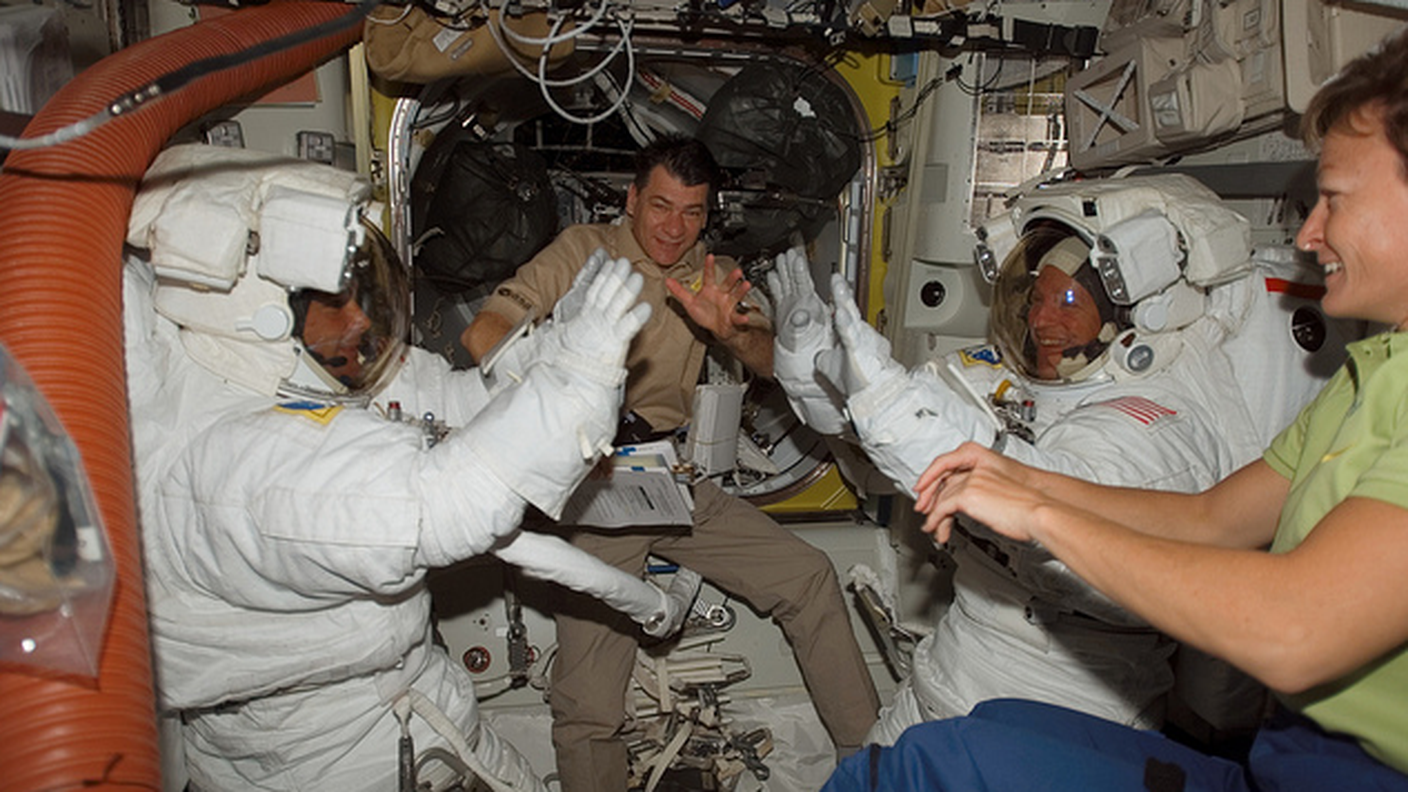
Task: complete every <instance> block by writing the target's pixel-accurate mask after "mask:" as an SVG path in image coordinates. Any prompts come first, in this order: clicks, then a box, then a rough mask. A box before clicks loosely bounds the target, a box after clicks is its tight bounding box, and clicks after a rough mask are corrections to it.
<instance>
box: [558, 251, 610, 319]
mask: <svg viewBox="0 0 1408 792" xmlns="http://www.w3.org/2000/svg"><path fill="white" fill-rule="evenodd" d="M610 260H611V256H609V255H607V253H606V251H605V250H604V249H602V248H597V249H596V250H593V251H592V252H591V255H589V256H587V260H586V261H584V262H582V268H581V269H580V270H578V271H577V276H576V277H575V278H573V279H572V288H570V289H568V290H567V293H566V294H564V295H562V297H561V298H560V299H558V301H557V305H554V306H553V307H552V318H553V321H555V322H566V321H568V320H569V319H572V318H573V317H575V316H576V315H577V314H579V313H581V311H582V306H583V305H586V303H587V289H588V288H590V287H591V285H592V283H593V282H594V281H595V280H596V276H597V274H598V273H600V272H601V268H602V267H604V266H605V265H606V262H608V261H610Z"/></svg>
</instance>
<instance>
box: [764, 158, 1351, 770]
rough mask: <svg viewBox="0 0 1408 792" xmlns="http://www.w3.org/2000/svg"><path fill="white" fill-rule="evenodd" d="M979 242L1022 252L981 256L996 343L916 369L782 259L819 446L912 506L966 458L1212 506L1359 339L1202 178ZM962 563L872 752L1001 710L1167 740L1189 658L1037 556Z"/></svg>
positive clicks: (840, 288) (1091, 205) (795, 371)
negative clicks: (991, 456) (940, 459)
mask: <svg viewBox="0 0 1408 792" xmlns="http://www.w3.org/2000/svg"><path fill="white" fill-rule="evenodd" d="M1003 230H1005V233H1004V232H1003ZM980 237H982V238H984V239H985V243H986V244H999V245H1000V244H1001V243H1003V242H1004V241H1005V243H1006V244H1007V246H1009V249H1010V253H1009V252H1007V251H1002V250H998V251H996V252H994V251H992V250H991V249H990V248H988V247H986V246H985V247H982V248H980V255H979V263H980V265H984V269H985V275H988V276H989V278H990V280H993V281H995V283H994V286H995V290H994V301H993V313H992V319H991V324H992V331H993V336H994V337H995V339H996V341H997V343H996V345H991V346H983V347H978V348H971V349H966V350H962V351H960V352H958V353H955V354H952V355H949V356H947V357H945V358H943V359H940V360H935V361H931V362H929V363H927V364H925V365H923V366H921V367H919V368H917V369H916V370H914V371H912V372H907V371H905V370H904V369H903V368H902V367H901V366H900V365H898V364H897V363H896V362H895V361H893V360H892V359H891V358H890V355H889V345H888V343H887V342H886V341H885V340H884V338H883V337H881V336H880V335H879V334H878V333H876V332H875V331H874V330H873V329H871V328H870V327H869V326H868V325H867V324H865V322H864V320H863V319H862V318H861V316H860V314H859V312H858V311H857V309H856V307H855V304H854V300H853V299H852V298H851V296H850V291H849V290H848V288H847V286H846V284H845V283H844V281H843V280H841V279H840V278H839V277H837V278H834V279H833V294H834V295H835V304H836V306H835V317H834V331H835V335H834V336H833V335H832V334H831V331H832V330H833V326H832V325H831V324H830V323H828V322H827V321H826V310H825V306H824V305H823V304H822V303H821V302H820V300H819V298H817V297H816V295H815V292H814V290H813V289H812V285H811V280H810V273H809V271H808V265H807V263H806V261H805V259H804V258H802V257H801V256H800V255H798V254H796V253H789V254H786V255H785V256H783V257H780V259H779V261H778V267H777V268H776V269H775V270H774V272H775V273H776V274H775V275H772V276H770V277H771V278H772V282H771V286H772V289H773V293H774V294H775V295H780V298H779V306H778V314H779V316H781V317H783V321H781V322H779V331H778V342H777V356H776V357H777V362H776V368H777V372H778V379H779V381H780V382H782V384H783V386H784V388H785V389H786V390H787V392H788V394H789V399H790V400H791V402H792V404H793V406H794V409H795V410H796V411H797V412H798V414H799V416H800V417H801V418H802V419H803V420H804V421H805V422H807V423H808V424H810V425H812V426H814V427H816V428H818V429H820V430H821V431H826V432H838V431H841V430H843V429H845V428H847V426H849V427H851V428H853V429H854V433H855V436H856V438H857V439H858V440H859V442H860V444H861V446H862V448H863V449H864V451H865V452H866V454H867V456H868V457H869V458H870V460H871V461H872V462H873V463H874V464H875V465H876V467H878V468H879V469H880V471H881V472H882V473H883V474H884V475H885V476H886V477H888V478H889V479H890V480H891V481H893V482H894V483H895V484H897V485H899V486H900V487H902V488H904V491H910V490H911V488H912V487H913V485H914V484H915V482H916V480H917V478H918V476H919V474H920V472H922V471H923V470H924V468H925V467H926V466H927V465H928V464H929V462H930V461H932V459H933V458H934V457H935V456H936V455H938V454H939V453H942V452H945V451H948V450H951V449H952V448H954V447H956V446H957V445H959V444H960V443H962V442H963V441H966V440H973V441H976V442H979V443H983V444H987V445H991V446H993V447H995V448H998V449H1000V450H1001V451H1002V453H1004V454H1006V455H1008V456H1011V457H1013V458H1015V459H1018V460H1021V461H1022V462H1025V463H1027V464H1030V465H1033V466H1037V467H1041V468H1045V469H1048V470H1056V471H1060V472H1062V473H1066V474H1069V475H1073V476H1078V477H1081V478H1085V479H1088V480H1092V481H1097V482H1101V483H1105V484H1119V485H1126V486H1135V487H1146V488H1156V489H1171V490H1180V491H1190V492H1191V491H1198V490H1201V489H1204V488H1206V487H1208V486H1210V485H1212V484H1213V483H1215V482H1216V481H1218V480H1219V479H1221V478H1222V477H1224V476H1226V475H1228V474H1230V473H1231V472H1233V471H1234V470H1236V469H1237V468H1239V467H1240V466H1242V465H1244V464H1245V463H1247V462H1249V461H1251V460H1253V459H1255V458H1257V456H1259V455H1260V453H1261V451H1262V450H1263V449H1264V447H1265V444H1266V443H1267V442H1269V440H1270V438H1271V437H1272V436H1273V434H1274V433H1275V432H1276V431H1279V430H1280V429H1281V428H1282V427H1283V426H1284V425H1285V424H1287V423H1289V422H1290V420H1291V419H1292V418H1293V417H1294V415H1295V413H1296V411H1297V410H1298V409H1299V408H1300V406H1301V405H1302V404H1303V403H1304V402H1305V401H1306V400H1307V399H1308V398H1309V397H1310V396H1311V395H1313V394H1314V392H1315V391H1316V390H1317V389H1318V383H1319V382H1320V380H1321V379H1322V378H1323V377H1326V376H1328V375H1329V373H1331V372H1332V371H1333V369H1334V366H1335V365H1336V364H1337V363H1338V362H1339V361H1338V359H1325V360H1320V359H1318V358H1319V357H1320V356H1325V357H1327V358H1333V357H1334V354H1335V351H1336V350H1338V349H1339V348H1340V347H1339V346H1338V345H1336V344H1333V343H1324V341H1325V334H1326V333H1327V332H1340V331H1341V329H1340V328H1334V327H1332V326H1329V325H1327V323H1326V322H1325V320H1324V317H1323V316H1322V315H1320V314H1319V312H1318V309H1316V308H1315V307H1314V303H1313V301H1311V300H1310V299H1307V298H1305V297H1304V296H1303V295H1301V296H1297V295H1296V294H1295V293H1287V290H1286V289H1285V288H1283V287H1282V285H1283V284H1285V283H1287V282H1289V281H1292V280H1294V279H1295V276H1294V275H1293V273H1295V272H1296V265H1295V263H1294V261H1293V260H1292V259H1291V257H1289V256H1286V257H1284V258H1277V257H1276V256H1275V255H1270V256H1265V255H1264V256H1259V257H1251V256H1249V254H1250V252H1251V251H1250V245H1249V232H1248V226H1247V223H1246V221H1245V220H1244V219H1243V218H1241V217H1240V216H1239V215H1237V214H1236V213H1234V212H1232V211H1231V210H1229V209H1227V208H1226V207H1225V205H1223V204H1222V203H1221V202H1220V201H1219V200H1218V199H1217V198H1216V196H1215V195H1213V194H1212V193H1211V192H1210V191H1208V190H1206V189H1205V188H1203V187H1202V186H1201V185H1200V184H1198V183H1197V182H1195V181H1193V180H1192V179H1190V178H1187V177H1182V176H1158V177H1138V178H1128V179H1122V180H1107V181H1101V182H1080V183H1074V184H1067V185H1057V186H1047V187H1044V188H1042V189H1038V190H1036V191H1034V192H1033V193H1032V194H1029V195H1027V196H1024V197H1022V198H1020V199H1019V200H1018V201H1017V202H1015V204H1014V206H1013V208H1012V211H1011V213H1010V214H1009V215H1006V216H1004V217H1002V218H999V220H998V221H995V222H994V223H993V224H991V225H990V226H989V228H987V229H986V230H985V233H984V234H980ZM1014 242H1015V245H1014V244H1013V243H1014ZM1092 249H1093V250H1094V255H1091V251H1092ZM1004 254H1005V255H1004ZM1258 258H1260V259H1262V260H1258ZM998 263H1001V268H1000V269H999V268H998V267H996V266H994V265H995V264H998ZM1047 267H1052V268H1054V269H1057V270H1058V271H1060V272H1061V273H1063V274H1064V276H1066V277H1064V278H1062V280H1063V281H1064V286H1063V287H1062V289H1061V290H1058V291H1056V292H1055V294H1056V295H1057V298H1058V300H1057V301H1058V302H1059V303H1061V305H1062V306H1063V307H1064V306H1065V305H1066V304H1068V303H1074V302H1075V301H1076V299H1077V298H1079V299H1089V300H1091V301H1092V303H1093V307H1092V308H1091V309H1090V310H1091V311H1092V314H1091V315H1092V316H1094V315H1095V314H1094V312H1095V311H1097V310H1098V315H1099V319H1098V322H1097V321H1094V320H1092V322H1091V323H1090V327H1091V330H1090V334H1088V335H1087V337H1085V338H1082V339H1081V342H1080V344H1070V345H1067V343H1065V342H1061V341H1059V340H1053V339H1055V338H1056V337H1058V336H1060V334H1059V333H1057V332H1055V331H1051V330H1045V331H1041V332H1038V331H1037V330H1036V325H1037V322H1036V315H1037V312H1038V310H1041V309H1039V308H1038V305H1040V304H1041V302H1042V300H1043V299H1046V298H1044V297H1041V296H1040V292H1041V286H1040V284H1039V283H1038V282H1039V281H1042V280H1045V278H1044V277H1041V276H1040V273H1041V272H1043V271H1044V270H1045V269H1046V268H1047ZM1057 277H1060V276H1057ZM1302 277H1303V276H1302ZM1292 291H1294V290H1292ZM1290 302H1295V303H1297V305H1298V306H1299V307H1300V308H1302V309H1304V310H1305V311H1306V313H1301V314H1294V316H1295V317H1296V321H1298V322H1302V323H1303V324H1305V325H1307V327H1305V328H1304V330H1305V332H1303V333H1301V335H1300V336H1299V337H1298V338H1297V339H1293V337H1292V326H1291V324H1292V316H1293V313H1292V311H1291V310H1289V309H1290V308H1291V306H1290V305H1289V303H1290ZM1029 319H1030V320H1031V321H1029ZM1043 321H1045V320H1043ZM1097 324H1098V330H1096V329H1095V328H1096V325H1097ZM1317 332H1318V333H1319V336H1318V339H1317V338H1316V337H1315V335H1316V333H1317ZM1043 333H1044V335H1043ZM1317 341H1318V342H1319V343H1317ZM1302 342H1303V343H1304V344H1305V346H1306V347H1308V348H1309V349H1307V348H1302V346H1301V343H1302ZM1316 350H1319V353H1318V355H1317V354H1316ZM838 396H839V397H840V398H844V400H845V414H844V415H843V414H842V413H841V412H839V411H838V409H837V402H838ZM847 418H849V424H848V423H847V420H846V419H847ZM949 550H950V552H951V553H952V555H953V557H954V559H955V560H956V561H957V571H956V573H955V577H954V581H953V585H954V597H953V601H952V603H951V605H950V606H949V608H948V610H947V611H946V612H945V614H944V615H943V616H942V617H941V618H940V620H939V623H938V624H937V626H936V629H935V630H934V632H933V633H932V634H930V635H929V636H927V637H926V638H925V639H924V640H923V641H921V642H920V644H919V646H918V647H917V648H916V650H915V656H914V659H913V673H912V675H911V677H910V679H909V680H908V683H907V684H905V685H902V686H901V689H900V691H899V692H898V694H897V696H896V698H895V701H894V702H893V703H892V704H891V705H890V706H889V707H888V708H887V710H886V711H885V712H884V713H883V714H882V716H881V720H880V722H879V723H878V724H877V725H876V727H875V728H874V729H873V730H872V731H871V735H870V737H871V740H872V741H873V742H879V743H882V744H890V743H893V742H894V740H895V739H896V738H897V737H898V736H899V734H900V732H902V731H903V730H904V729H905V728H906V727H908V726H910V725H913V724H914V723H917V722H920V721H923V720H933V719H938V718H945V717H950V716H956V715H963V714H966V713H967V712H968V711H969V710H970V709H971V708H972V707H973V706H974V705H975V704H977V703H978V702H980V701H983V700H986V699H992V698H999V697H1017V698H1026V699H1034V700H1038V701H1044V702H1050V703H1057V704H1062V705H1065V706H1068V707H1072V708H1074V709H1079V710H1083V711H1086V712H1090V713H1092V714H1095V715H1099V716H1102V717H1105V718H1108V719H1110V720H1114V721H1117V722H1120V723H1125V724H1130V725H1134V726H1138V727H1157V726H1159V725H1160V724H1161V722H1162V717H1163V712H1162V704H1163V697H1164V694H1165V693H1166V692H1167V691H1168V690H1169V689H1170V686H1171V685H1172V684H1173V672H1172V669H1171V667H1170V663H1169V659H1170V656H1171V655H1172V653H1173V651H1174V648H1175V647H1174V645H1173V644H1172V643H1171V642H1169V641H1168V640H1167V639H1166V638H1165V637H1163V636H1162V635H1160V634H1159V633H1157V632H1156V631H1154V630H1152V629H1151V628H1149V627H1148V626H1147V625H1145V624H1144V623H1142V622H1141V621H1140V620H1139V619H1137V618H1135V617H1134V616H1132V615H1130V614H1128V613H1127V612H1125V611H1123V610H1122V609H1120V608H1119V607H1117V606H1116V605H1114V604H1113V603H1112V602H1110V601H1109V600H1108V599H1106V598H1105V597H1104V596H1103V595H1101V594H1099V593H1098V592H1096V591H1094V590H1093V589H1091V588H1089V587H1088V586H1086V585H1085V584H1084V582H1083V581H1081V580H1079V579H1078V578H1076V577H1075V576H1074V575H1073V574H1072V573H1070V571H1069V570H1068V569H1067V568H1066V567H1065V566H1064V565H1063V564H1061V563H1060V562H1058V561H1055V560H1054V559H1052V558H1051V557H1050V555H1049V554H1048V553H1046V552H1045V551H1044V550H1043V549H1042V548H1041V547H1039V546H1033V545H1029V544H1018V543H1015V542H1012V541H1009V540H1007V539H1004V538H1002V537H999V536H996V535H995V534H993V533H991V532H989V531H987V530H986V529H985V528H983V527H982V526H981V525H976V524H972V523H969V524H967V525H966V526H964V530H960V531H958V532H956V534H955V538H954V539H953V540H952V541H951V542H950V543H949Z"/></svg>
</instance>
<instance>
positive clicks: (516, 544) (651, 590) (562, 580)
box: [494, 530, 665, 624]
mask: <svg viewBox="0 0 1408 792" xmlns="http://www.w3.org/2000/svg"><path fill="white" fill-rule="evenodd" d="M494 555H496V556H498V557H499V558H501V559H502V560H504V561H506V562H508V563H510V564H513V565H514V566H516V567H518V568H519V569H522V570H523V571H524V572H526V573H527V574H528V576H529V577H533V578H536V579H538V580H546V581H550V582H553V583H557V584H560V585H563V586H566V587H567V588H569V589H572V590H573V591H579V592H582V593H584V594H588V595H590V596H593V597H595V598H597V599H599V600H601V601H602V602H604V603H606V604H607V605H609V606H611V607H612V608H615V609H616V610H618V611H620V612H622V613H624V614H626V615H627V616H629V617H631V618H632V619H633V620H635V621H636V622H637V623H639V624H646V623H647V622H649V621H650V620H651V619H652V618H655V617H656V616H657V615H658V614H660V613H662V612H663V611H664V609H665V605H664V600H665V593H664V592H663V591H661V590H660V589H659V588H657V587H655V586H653V585H651V584H650V583H647V582H646V581H644V580H641V579H640V578H638V577H636V576H635V575H631V574H628V573H626V572H624V571H622V570H620V569H617V568H616V567H614V566H611V565H610V564H608V563H606V562H605V561H602V560H601V559H599V558H597V557H596V556H594V555H592V554H591V553H588V552H586V551H585V550H581V549H578V548H576V547H573V546H572V545H570V544H568V543H567V542H564V541H562V540H561V539H559V538H557V537H555V536H549V535H547V534H539V533H533V532H532V531H522V530H520V531H514V532H513V533H512V534H510V535H509V536H507V537H505V538H504V539H503V540H502V541H501V542H500V544H499V545H498V546H497V547H495V548H494Z"/></svg>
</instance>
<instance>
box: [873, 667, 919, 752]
mask: <svg viewBox="0 0 1408 792" xmlns="http://www.w3.org/2000/svg"><path fill="white" fill-rule="evenodd" d="M926 720H932V718H928V717H926V716H925V714H924V711H923V709H922V708H921V707H920V704H919V698H918V697H917V696H915V695H914V686H913V685H912V684H911V683H910V681H909V680H908V679H906V680H905V681H904V682H902V683H901V684H900V686H899V688H898V689H897V690H895V695H894V697H893V698H891V699H890V703H889V704H886V705H885V708H884V709H882V710H880V719H879V720H877V721H876V722H875V725H874V726H872V727H870V733H869V734H867V735H865V742H866V744H867V745H870V744H875V745H894V744H895V741H896V740H898V739H899V738H900V735H901V734H903V733H904V730H905V729H908V728H909V727H910V726H913V725H914V724H916V723H923V722H924V721H926Z"/></svg>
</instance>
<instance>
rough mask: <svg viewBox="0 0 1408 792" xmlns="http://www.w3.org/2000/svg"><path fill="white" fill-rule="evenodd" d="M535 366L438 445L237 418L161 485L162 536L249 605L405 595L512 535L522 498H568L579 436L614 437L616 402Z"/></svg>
mask: <svg viewBox="0 0 1408 792" xmlns="http://www.w3.org/2000/svg"><path fill="white" fill-rule="evenodd" d="M532 373H533V376H532V377H530V378H529V379H528V380H525V382H524V383H523V384H522V385H520V386H519V387H516V388H512V389H510V390H509V391H506V392H505V393H504V394H501V396H500V397H498V398H496V399H494V400H493V401H492V402H491V403H490V405H489V406H488V407H487V408H486V409H485V410H484V411H481V413H480V414H479V415H477V416H476V417H475V418H474V419H473V420H471V421H470V422H469V424H468V425H467V426H466V427H465V428H464V429H463V430H459V431H455V432H452V433H451V434H450V435H449V436H448V437H446V438H445V439H444V440H443V441H441V442H440V443H439V444H438V445H436V446H435V447H433V448H431V449H429V450H423V448H422V435H421V432H420V430H418V429H417V428H415V427H413V426H411V425H409V424H403V423H396V422H391V421H386V420H384V419H382V418H380V417H379V416H377V415H375V414H374V413H372V412H370V411H367V410H356V409H343V410H340V411H335V412H334V413H333V414H332V415H331V417H327V416H326V414H319V413H314V412H312V411H308V410H289V409H280V408H274V409H267V410H263V411H260V412H257V413H254V414H250V415H245V416H239V417H236V418H233V419H229V420H226V421H224V422H222V423H220V424H218V425H217V426H215V427H213V428H212V429H211V430H209V431H207V432H206V433H204V434H203V435H202V436H201V437H199V438H197V440H196V441H195V442H194V443H193V444H192V445H191V446H190V448H189V449H188V453H187V454H186V455H185V457H184V459H183V463H182V464H181V465H180V466H179V467H178V469H177V471H176V472H175V474H174V475H173V476H172V477H170V478H169V479H168V480H167V481H165V482H163V485H162V491H163V493H162V494H163V498H162V501H163V508H166V509H167V510H168V511H169V512H171V515H170V516H171V518H172V519H171V520H170V521H169V522H170V523H171V524H172V525H180V526H183V530H181V531H179V532H173V533H172V535H171V536H169V537H165V538H164V540H165V541H168V542H170V543H171V544H172V545H174V546H173V547H171V548H170V551H171V554H172V556H173V557H175V558H180V559H181V562H180V563H181V564H182V565H183V566H184V567H186V569H187V571H188V574H189V575H190V576H191V578H192V579H193V581H195V582H196V583H197V585H200V586H202V587H205V588H208V589H211V590H213V591H217V592H218V593H219V594H220V596H222V597H224V598H226V599H229V600H230V601H232V602H235V603H238V604H242V605H245V606H248V607H256V608H259V607H269V608H281V609H282V608H299V607H316V606H317V605H316V603H319V602H322V603H325V602H326V601H327V600H329V599H338V598H343V597H346V596H355V595H365V594H374V595H394V594H397V593H400V592H403V591H405V590H407V589H408V588H410V587H411V586H412V585H414V584H415V583H416V582H417V581H418V580H419V579H420V577H421V575H422V574H423V572H424V570H425V569H426V568H427V567H431V566H442V565H446V564H450V563H453V562H456V561H459V560H461V559H464V558H468V557H470V556H474V555H478V554H480V553H483V552H485V551H487V550H489V549H490V547H492V546H493V544H494V543H495V541H496V539H497V538H498V537H499V536H502V535H504V534H507V533H509V532H511V531H513V530H514V528H515V527H516V526H517V524H518V523H519V521H520V519H521V517H522V514H523V509H524V503H525V500H528V499H529V498H528V496H526V495H524V494H523V493H528V494H529V495H531V496H533V497H536V498H538V499H539V500H540V501H541V502H542V505H544V506H545V507H551V505H552V502H555V501H558V500H565V498H566V497H567V495H568V494H569V493H570V492H571V491H572V490H573V489H574V488H575V487H576V485H577V484H578V483H579V482H580V480H581V478H582V477H584V476H585V475H586V473H587V471H588V469H589V466H588V464H587V463H586V461H585V460H584V458H583V451H582V448H583V444H584V443H586V444H591V443H597V444H598V445H599V444H600V443H604V442H606V440H607V439H609V437H610V434H611V433H612V432H614V430H615V424H614V414H615V413H614V409H612V408H610V407H603V408H601V409H592V410H584V409H578V408H576V407H573V406H571V405H570V404H569V403H570V402H571V401H572V399H573V398H574V397H573V396H572V395H571V393H572V392H573V391H574V390H576V389H574V388H572V387H571V386H570V385H569V384H567V383H563V382H561V381H559V379H560V377H561V376H562V375H561V374H560V372H556V371H554V370H553V369H552V368H551V367H546V366H537V367H534V369H533V372H532ZM602 390H603V391H604V390H605V389H604V388H603V389H602ZM612 395H614V394H612ZM603 398H607V397H606V396H603ZM334 409H335V408H334ZM583 416H588V417H583Z"/></svg>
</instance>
